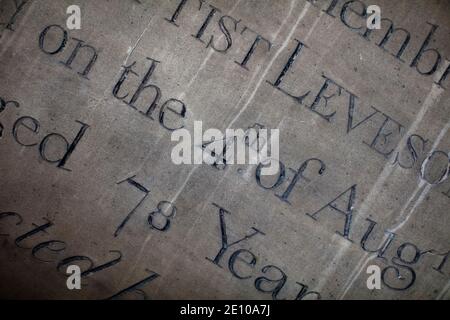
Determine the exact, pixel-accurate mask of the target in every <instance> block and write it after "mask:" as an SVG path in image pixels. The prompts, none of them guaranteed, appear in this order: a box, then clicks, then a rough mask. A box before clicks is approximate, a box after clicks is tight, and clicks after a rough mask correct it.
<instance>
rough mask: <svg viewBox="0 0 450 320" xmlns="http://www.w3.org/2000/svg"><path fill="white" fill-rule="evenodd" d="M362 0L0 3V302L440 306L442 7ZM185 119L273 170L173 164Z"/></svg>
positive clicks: (446, 30) (444, 99)
mask: <svg viewBox="0 0 450 320" xmlns="http://www.w3.org/2000/svg"><path fill="white" fill-rule="evenodd" d="M373 2H376V3H369V2H367V1H365V0H364V2H360V1H346V0H317V1H313V0H311V1H306V0H290V1H289V0H272V1H270V0H233V1H230V0H205V1H198V0H187V1H185V0H169V1H162V0H153V1H152V0H140V1H135V0H97V1H87V0H77V1H65V0H64V1H51V0H27V1H26V0H17V1H14V0H0V23H1V25H0V27H1V31H0V37H1V38H0V79H1V81H0V99H1V100H0V103H1V105H0V123H1V126H0V130H1V131H0V132H1V137H0V177H1V190H0V233H1V234H2V235H1V238H0V241H1V250H0V260H1V261H2V262H1V264H0V283H1V285H0V296H1V297H4V298H31V299H36V298H49V299H55V298H65V299H69V298H71V299H104V298H108V297H113V298H121V299H129V298H141V297H142V296H144V297H147V298H151V299H272V298H273V299H316V298H322V299H448V298H450V290H449V288H450V281H449V276H450V261H449V259H448V256H449V254H450V237H449V228H450V219H449V205H450V181H449V179H448V170H449V150H450V131H449V128H450V99H449V97H450V94H449V92H450V76H449V73H450V67H449V65H450V61H449V60H450V42H449V36H450V3H449V2H448V1H444V0H433V1H424V0H398V1H389V0H377V1H373ZM73 4H77V5H79V7H80V9H81V29H79V30H69V28H68V26H67V25H66V21H67V19H68V17H69V14H67V13H66V9H67V7H68V6H69V5H73ZM372 4H376V5H378V6H379V7H380V8H381V17H382V18H383V22H382V28H381V29H380V30H370V29H367V24H366V20H367V17H365V16H364V12H365V7H366V6H368V5H372ZM194 121H202V125H203V128H204V129H207V128H217V129H219V130H221V131H223V132H224V131H225V129H227V128H236V129H237V128H242V129H244V130H245V129H248V128H250V127H254V126H260V127H264V128H270V129H276V128H277V129H279V132H280V144H279V149H280V150H279V159H278V160H279V161H280V163H281V164H282V165H281V169H280V170H281V171H283V172H280V173H279V174H275V175H273V176H262V175H260V174H259V170H258V168H259V169H260V166H257V165H249V164H247V165H245V164H241V165H226V166H222V167H218V166H213V165H208V164H202V165H194V164H192V165H189V164H181V165H176V164H174V163H173V161H172V159H171V152H172V149H173V148H174V146H175V145H176V142H175V141H172V139H171V135H172V133H173V132H174V129H175V128H181V127H184V128H186V129H188V130H189V131H190V132H193V127H194ZM69 265H78V266H80V268H81V271H82V274H81V275H82V285H81V287H82V288H81V290H69V289H68V288H67V286H66V279H67V274H66V269H67V267H68V266H69ZM371 265H376V266H378V267H379V270H380V271H381V273H380V277H381V289H372V290H371V289H368V287H367V280H368V277H369V276H370V275H369V274H368V273H367V269H368V267H369V266H371Z"/></svg>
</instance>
